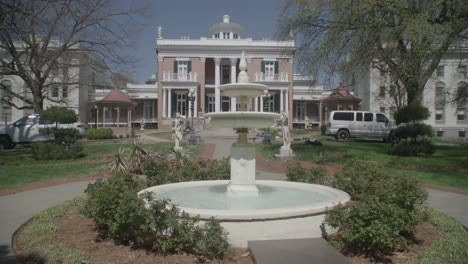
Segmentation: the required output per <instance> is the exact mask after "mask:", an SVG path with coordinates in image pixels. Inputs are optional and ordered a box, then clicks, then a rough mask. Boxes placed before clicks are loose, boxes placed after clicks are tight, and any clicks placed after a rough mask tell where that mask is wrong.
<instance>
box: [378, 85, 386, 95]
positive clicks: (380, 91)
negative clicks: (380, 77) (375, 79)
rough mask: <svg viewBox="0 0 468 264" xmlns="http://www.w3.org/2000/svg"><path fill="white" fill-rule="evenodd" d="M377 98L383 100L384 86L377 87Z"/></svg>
mask: <svg viewBox="0 0 468 264" xmlns="http://www.w3.org/2000/svg"><path fill="white" fill-rule="evenodd" d="M379 97H382V98H385V86H383V85H382V86H380V87H379Z"/></svg>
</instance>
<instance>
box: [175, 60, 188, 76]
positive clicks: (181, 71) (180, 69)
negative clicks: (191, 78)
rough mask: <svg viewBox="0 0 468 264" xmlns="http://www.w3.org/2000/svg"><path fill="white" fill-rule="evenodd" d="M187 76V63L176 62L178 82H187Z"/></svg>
mask: <svg viewBox="0 0 468 264" xmlns="http://www.w3.org/2000/svg"><path fill="white" fill-rule="evenodd" d="M187 74H188V61H178V62H177V75H178V76H177V77H178V78H177V79H178V80H187Z"/></svg>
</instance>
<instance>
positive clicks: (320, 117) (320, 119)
mask: <svg viewBox="0 0 468 264" xmlns="http://www.w3.org/2000/svg"><path fill="white" fill-rule="evenodd" d="M319 121H320V125H322V101H320V103H319Z"/></svg>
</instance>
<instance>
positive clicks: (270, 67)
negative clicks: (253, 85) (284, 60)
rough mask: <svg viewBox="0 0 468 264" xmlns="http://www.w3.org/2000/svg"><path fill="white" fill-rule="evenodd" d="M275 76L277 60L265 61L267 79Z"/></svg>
mask: <svg viewBox="0 0 468 264" xmlns="http://www.w3.org/2000/svg"><path fill="white" fill-rule="evenodd" d="M274 77H275V62H274V61H265V79H273V78H274Z"/></svg>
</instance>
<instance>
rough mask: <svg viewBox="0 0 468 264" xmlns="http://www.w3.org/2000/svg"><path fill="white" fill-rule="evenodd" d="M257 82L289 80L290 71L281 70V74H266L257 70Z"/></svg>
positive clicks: (255, 79) (255, 75) (255, 78)
mask: <svg viewBox="0 0 468 264" xmlns="http://www.w3.org/2000/svg"><path fill="white" fill-rule="evenodd" d="M254 81H255V82H288V81H289V78H288V73H287V72H280V73H279V74H265V73H263V72H256V73H255V74H254Z"/></svg>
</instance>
